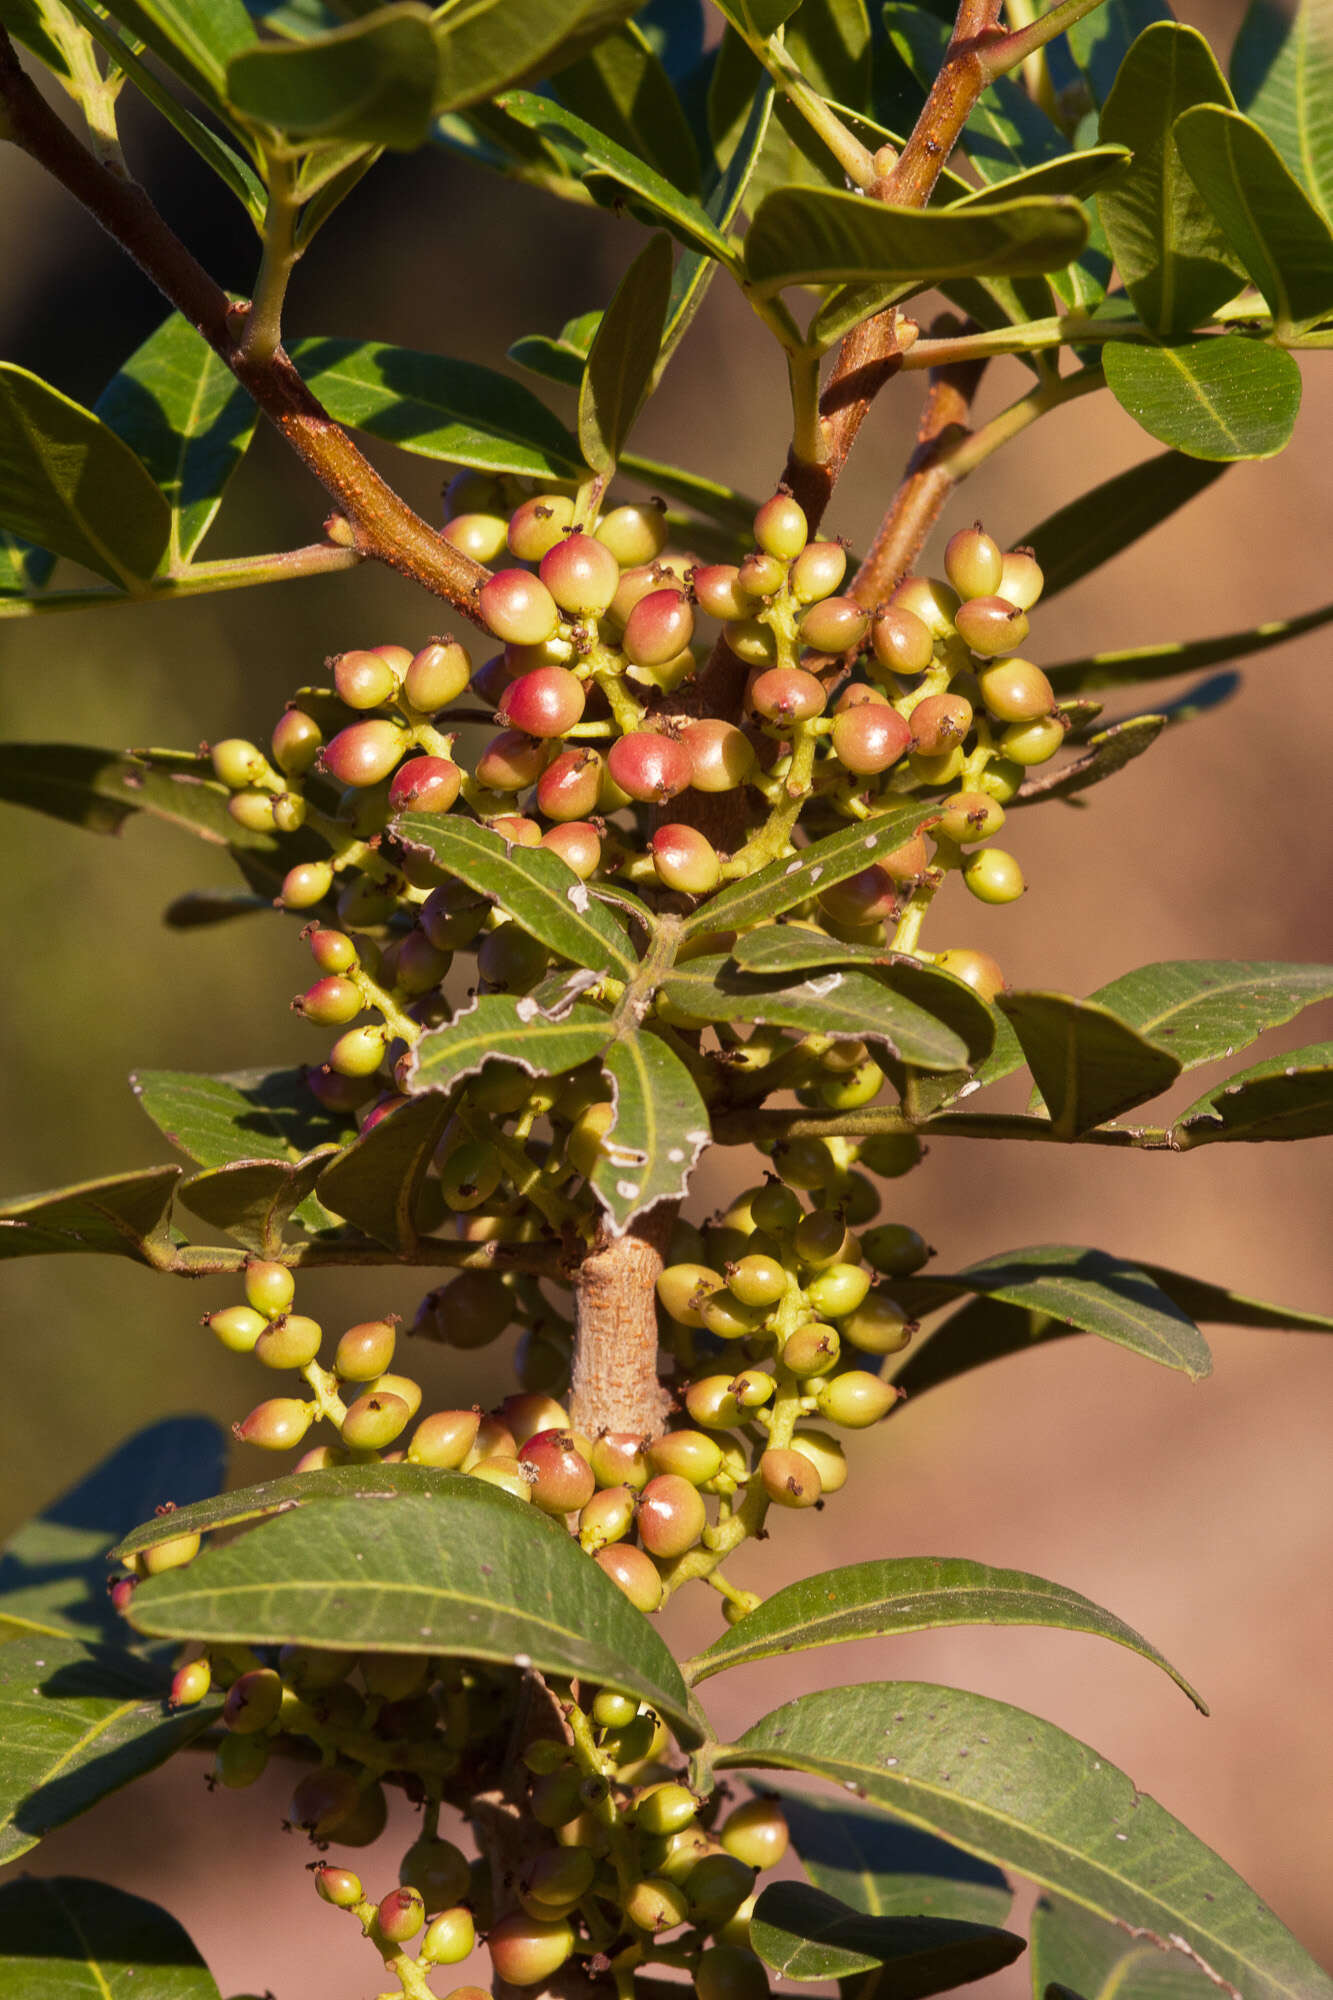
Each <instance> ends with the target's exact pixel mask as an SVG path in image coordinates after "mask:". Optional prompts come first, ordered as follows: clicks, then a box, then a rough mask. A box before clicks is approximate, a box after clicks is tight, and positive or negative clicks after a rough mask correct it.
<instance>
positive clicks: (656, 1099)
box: [591, 1028, 709, 1236]
mask: <svg viewBox="0 0 1333 2000" xmlns="http://www.w3.org/2000/svg"><path fill="white" fill-rule="evenodd" d="M602 1067H603V1068H604V1069H605V1071H606V1073H607V1075H608V1077H609V1078H610V1080H611V1087H612V1095H613V1097H614V1099H615V1107H616V1111H615V1117H614V1119H613V1120H612V1123H611V1128H610V1130H609V1131H608V1132H607V1133H606V1134H605V1135H604V1137H603V1139H602V1143H601V1148H600V1151H599V1155H598V1159H597V1162H596V1164H595V1166H594V1167H593V1170H592V1176H591V1180H592V1189H593V1192H594V1194H595V1195H596V1196H597V1199H598V1200H599V1201H600V1202H601V1204H602V1207H603V1208H604V1209H605V1210H606V1213H607V1215H608V1216H609V1218H610V1223H611V1231H612V1234H613V1235H617V1236H619V1235H622V1234H623V1233H624V1231H625V1230H626V1229H627V1228H628V1227H629V1224H630V1223H631V1222H632V1221H633V1219H634V1217H635V1216H636V1215H642V1214H643V1212H644V1210H645V1209H649V1208H653V1207H654V1206H655V1205H656V1204H657V1203H658V1202H659V1201H669V1200H673V1199H674V1198H675V1197H676V1196H678V1195H682V1194H684V1192H685V1190H686V1188H687V1186H688V1185H689V1179H690V1175H691V1173H692V1172H693V1170H694V1165H695V1162H696V1160H697V1159H698V1157H699V1155H700V1153H701V1152H702V1151H703V1149H704V1147H705V1146H706V1145H707V1144H708V1140H709V1125H708V1108H707V1106H706V1105H705V1103H704V1101H703V1099H702V1097H700V1095H699V1092H698V1089H697V1088H696V1086H695V1082H694V1078H693V1077H692V1076H691V1075H690V1072H689V1070H688V1069H687V1068H686V1066H685V1064H684V1063H683V1062H682V1061H681V1059H680V1057H679V1056H678V1055H677V1054H676V1053H675V1051H674V1050H673V1049H672V1048H671V1047H670V1046H669V1045H668V1044H667V1042H666V1041H665V1040H664V1039H663V1037H662V1036H661V1035H655V1034H652V1033H650V1032H649V1031H648V1030H647V1029H646V1028H645V1029H630V1030H629V1031H628V1032H622V1033H621V1034H620V1036H619V1037H618V1038H617V1039H616V1040H615V1041H614V1042H612V1044H611V1046H610V1047H609V1048H608V1049H607V1050H606V1052H605V1053H604V1055H603V1057H602Z"/></svg>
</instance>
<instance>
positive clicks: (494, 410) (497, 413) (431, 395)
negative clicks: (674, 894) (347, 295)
mask: <svg viewBox="0 0 1333 2000" xmlns="http://www.w3.org/2000/svg"><path fill="white" fill-rule="evenodd" d="M292 359H293V361H294V362H295V363H296V366H297V367H298V368H299V369H300V371H301V374H302V376H303V377H304V378H305V381H306V384H307V386H308V387H309V389H310V390H311V392H312V394H313V395H315V396H318V398H319V400H320V402H321V403H322V404H323V405H324V407H325V409H326V410H327V411H328V413H329V415H330V416H331V417H333V418H335V419H336V421H337V422H338V423H341V424H348V425H350V426H351V427H352V428H353V429H354V430H363V431H369V433H370V435H371V436H372V437H379V438H384V439H386V440H387V441H388V442H389V443H390V444H396V445H398V446H399V448H400V449H401V450H403V451H410V452H414V453H416V455H417V456H418V457H421V458H438V459H446V460H447V461H448V462H449V463H450V464H451V465H469V466H476V467H478V468H480V469H481V470H482V471H485V472H514V473H519V474H521V475H522V476H523V477H525V478H533V479H577V478H578V477H579V472H580V464H579V453H578V446H577V445H576V444H575V442H574V439H573V438H572V437H571V436H570V435H569V432H568V431H567V430H566V429H565V427H564V425H563V424H562V423H561V422H560V421H559V419H558V418H556V417H553V416H552V415H551V412H550V411H549V410H548V409H547V407H546V405H545V404H544V403H541V402H539V401H538V400H537V398H536V397H535V396H534V395H533V393H532V391H531V390H530V389H525V388H524V387H523V385H522V383H521V382H511V381H510V380H509V378H508V377H507V376H504V375H497V374H496V373H495V372H494V370H493V369H490V368H482V367H480V366H479V365H478V364H477V363H476V362H474V361H451V360H450V359H449V358H448V357H447V356H446V355H443V354H420V353H416V352H414V351H413V349H411V348H409V347H392V346H390V345H388V344H387V343H386V342H384V341H378V340H327V339H323V338H313V339H310V340H298V341H297V342H296V343H295V345H294V346H293V348H292Z"/></svg>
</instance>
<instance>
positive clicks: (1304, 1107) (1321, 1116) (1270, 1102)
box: [1175, 1042, 1333, 1146]
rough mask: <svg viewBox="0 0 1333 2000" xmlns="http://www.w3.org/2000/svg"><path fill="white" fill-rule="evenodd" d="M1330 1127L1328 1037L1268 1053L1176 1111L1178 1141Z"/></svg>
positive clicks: (1285, 1135)
mask: <svg viewBox="0 0 1333 2000" xmlns="http://www.w3.org/2000/svg"><path fill="white" fill-rule="evenodd" d="M1330 1132H1333V1042H1318V1043H1315V1044H1314V1045H1313V1046H1312V1047H1310V1048H1306V1049H1295V1050H1293V1051H1292V1053H1291V1054H1290V1055H1286V1056H1272V1057H1270V1058H1269V1060H1268V1061H1267V1062H1262V1063H1256V1064H1255V1065H1254V1067H1253V1068H1252V1069H1243V1070H1241V1071H1240V1072H1239V1074H1238V1075H1236V1076H1233V1077H1228V1079H1227V1081H1226V1082H1225V1083H1221V1084H1218V1085H1217V1086H1216V1088H1215V1089H1213V1090H1210V1091H1209V1092H1208V1093H1207V1095H1206V1096H1204V1097H1200V1098H1199V1099H1198V1100H1197V1101H1196V1102H1195V1103H1193V1104H1191V1105H1190V1106H1189V1107H1188V1109H1187V1110H1185V1111H1182V1112H1181V1114H1180V1118H1179V1120H1178V1121H1177V1124H1176V1128H1175V1139H1176V1142H1177V1144H1178V1145H1181V1146H1206V1145H1211V1144H1212V1143H1213V1142H1214V1141H1215V1140H1218V1139H1245V1140H1251V1141H1257V1140H1260V1139H1322V1138H1324V1137H1325V1136H1326V1135H1327V1134H1328V1133H1330Z"/></svg>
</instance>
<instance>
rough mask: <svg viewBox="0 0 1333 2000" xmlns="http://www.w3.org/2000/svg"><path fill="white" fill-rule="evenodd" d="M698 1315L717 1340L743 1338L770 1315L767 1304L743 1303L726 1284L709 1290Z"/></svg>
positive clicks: (754, 1330)
mask: <svg viewBox="0 0 1333 2000" xmlns="http://www.w3.org/2000/svg"><path fill="white" fill-rule="evenodd" d="M699 1316H700V1318H701V1319H702V1320H703V1323H704V1325H705V1327H706V1328H707V1329H708V1331H709V1333H712V1334H716V1335H717V1337H718V1339H719V1340H745V1339H746V1338H747V1337H748V1336H749V1335H750V1334H752V1333H754V1332H756V1331H757V1329H758V1328H759V1327H761V1326H763V1325H764V1324H765V1323H766V1321H767V1320H768V1319H769V1318H770V1317H771V1311H770V1309H769V1308H768V1307H767V1306H747V1305H743V1304H742V1303H741V1301H740V1300H739V1299H738V1298H737V1297H736V1294H735V1293H734V1292H733V1291H731V1290H730V1289H729V1287H727V1286H725V1285H724V1286H723V1288H722V1290H721V1291H720V1292H710V1294H709V1296H708V1297H707V1298H706V1299H705V1300H704V1301H703V1303H702V1305H701V1306H700V1308H699Z"/></svg>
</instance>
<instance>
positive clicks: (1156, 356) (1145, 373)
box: [1102, 333, 1301, 459]
mask: <svg viewBox="0 0 1333 2000" xmlns="http://www.w3.org/2000/svg"><path fill="white" fill-rule="evenodd" d="M1102 366H1103V367H1104V369H1105V370H1106V386H1107V388H1108V389H1109V390H1110V391H1111V394H1112V395H1113V396H1114V397H1115V399H1116V401H1117V403H1119V405H1120V407H1121V409H1123V410H1127V411H1128V412H1129V414H1130V416H1131V417H1133V419H1134V421H1135V423H1136V424H1140V425H1141V426H1142V427H1143V429H1144V430H1145V431H1147V432H1148V434H1149V436H1150V437H1155V438H1157V439H1158V440H1159V441H1160V442H1161V443H1162V444H1168V445H1170V446H1171V447H1172V449H1173V450H1175V451H1184V452H1188V453H1189V455H1190V457H1191V458H1214V459H1231V458H1273V457H1274V456H1275V455H1276V454H1277V453H1278V452H1280V451H1281V450H1282V448H1283V446H1284V445H1285V444H1286V443H1287V440H1288V439H1289V438H1290V436H1291V433H1292V431H1293V429H1294V428H1295V424H1296V413H1297V411H1298V410H1299V409H1300V406H1301V371H1300V369H1299V368H1298V367H1297V365H1296V363H1295V361H1294V360H1293V358H1292V356H1291V355H1290V354H1288V353H1286V352H1285V351H1284V350H1283V349H1282V348H1280V347H1270V346H1269V345H1268V344H1267V342H1265V341H1259V340H1249V339H1247V338H1246V336H1245V335H1244V334H1240V333H1228V334H1223V335H1222V336H1221V337H1220V338H1217V339H1213V338H1209V337H1205V338H1203V339H1200V340H1186V341H1181V342H1179V343H1178V344H1177V345H1176V346H1174V347H1139V346H1136V345H1135V344H1134V343H1133V342H1131V341H1128V340H1116V341H1112V342H1111V343H1110V345H1109V346H1108V347H1107V348H1106V349H1105V351H1104V353H1103V357H1102Z"/></svg>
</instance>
